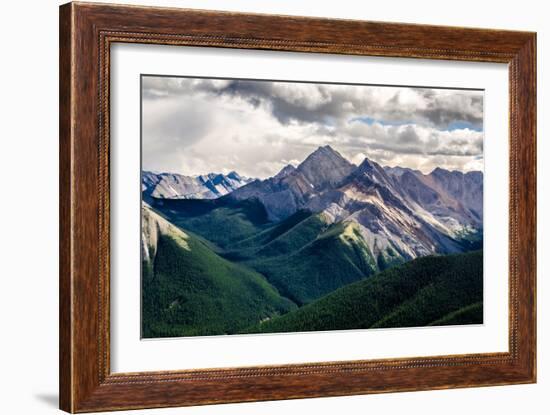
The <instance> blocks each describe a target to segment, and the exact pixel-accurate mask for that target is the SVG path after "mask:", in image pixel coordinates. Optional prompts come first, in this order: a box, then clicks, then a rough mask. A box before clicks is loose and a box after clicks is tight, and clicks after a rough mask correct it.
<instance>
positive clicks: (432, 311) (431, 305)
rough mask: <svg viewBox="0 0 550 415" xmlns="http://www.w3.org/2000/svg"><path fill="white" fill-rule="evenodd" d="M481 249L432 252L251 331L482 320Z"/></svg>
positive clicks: (424, 324)
mask: <svg viewBox="0 0 550 415" xmlns="http://www.w3.org/2000/svg"><path fill="white" fill-rule="evenodd" d="M482 300H483V252H482V251H476V252H470V253H466V254H458V255H448V256H431V257H424V258H419V259H416V260H413V261H411V262H408V263H406V264H403V265H400V266H397V267H394V268H390V269H388V270H386V271H383V272H381V273H379V274H378V275H376V276H374V277H372V278H369V279H367V280H364V281H359V282H356V283H354V284H350V285H347V286H345V287H342V288H340V289H338V290H336V291H334V292H333V293H331V294H328V295H327V296H325V297H323V298H321V299H319V300H317V301H315V302H313V303H311V304H309V305H306V306H304V307H302V308H300V309H298V310H295V311H293V312H291V313H288V314H286V315H284V316H280V317H276V318H273V319H271V320H269V321H266V322H263V323H261V324H258V325H256V326H253V327H251V328H249V329H248V330H246V332H249V333H257V332H260V333H268V332H290V331H292V332H294V331H317V330H343V329H363V328H372V327H414V326H426V325H430V324H431V325H446V324H473V323H482V322H483V307H482V304H481V301H482Z"/></svg>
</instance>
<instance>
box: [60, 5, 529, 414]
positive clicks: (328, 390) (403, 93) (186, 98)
mask: <svg viewBox="0 0 550 415" xmlns="http://www.w3.org/2000/svg"><path fill="white" fill-rule="evenodd" d="M535 62H536V35H535V33H529V32H512V31H502V30H489V29H467V28H456V27H439V26H425V25H410V24H401V23H399V24H397V23H381V22H366V21H351V20H330V19H318V18H305V17H289V16H270V15H252V14H239V13H226V12H208V11H197V10H186V9H169V8H152V7H134V6H119V5H106V4H85V3H69V4H66V5H63V6H61V8H60V407H61V409H63V410H65V411H67V412H72V413H73V412H92V411H106V410H121V409H138V408H153V407H170V406H185V405H201V404H208V403H224V402H245V401H260V400H273V399H291V398H306V397H318V396H342V395H354V394H367V393H379V392H399V391H412V390H426V389H442V388H459V387H472V386H490V385H506V384H519V383H532V382H535V381H536V324H535V323H536V320H535V318H536V313H535V311H536V305H535V298H536V295H535V294H536V293H535V290H536V275H535V270H536V267H535V261H536V211H535V207H536V170H535V168H536V159H535V158H536V155H535V154H536V108H535V103H536V73H535V68H536V65H535Z"/></svg>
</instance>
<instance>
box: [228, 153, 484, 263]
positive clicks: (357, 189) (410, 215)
mask: <svg viewBox="0 0 550 415" xmlns="http://www.w3.org/2000/svg"><path fill="white" fill-rule="evenodd" d="M228 197H230V198H234V199H236V200H245V199H257V200H259V201H260V202H261V203H262V205H263V206H264V207H265V209H266V212H267V215H268V218H269V219H270V220H272V221H280V220H283V219H286V218H287V217H289V216H291V215H293V214H294V213H296V212H297V211H298V210H300V209H305V210H308V211H311V212H313V213H319V214H322V217H323V218H324V220H326V221H328V222H329V223H335V222H345V223H353V224H355V225H356V226H355V229H357V230H358V231H359V233H360V234H361V236H362V237H363V238H364V239H365V241H367V244H368V247H369V249H370V250H371V252H372V253H373V254H374V255H375V256H378V255H388V254H390V253H394V254H396V255H398V256H399V257H402V258H403V259H412V258H416V257H419V256H424V255H428V254H433V253H453V252H461V251H462V250H463V248H462V246H460V242H461V240H462V239H464V238H467V237H469V236H472V235H475V234H477V233H480V232H482V227H483V174H482V173H481V172H468V173H462V172H458V171H452V172H451V171H447V170H444V169H441V168H436V169H435V170H434V171H432V172H431V173H430V174H427V175H425V174H422V173H421V172H420V171H418V170H412V169H409V168H401V167H393V168H392V167H386V168H384V167H382V166H380V165H379V164H378V163H376V162H374V161H371V160H369V159H368V158H366V159H365V160H364V161H363V162H362V163H361V164H360V165H359V166H354V165H353V164H351V163H350V162H349V161H348V160H346V159H345V158H344V157H343V156H342V155H340V153H338V152H337V151H335V150H334V149H332V148H331V147H330V146H325V147H320V148H318V149H317V150H316V151H315V152H313V153H312V154H311V155H310V156H309V157H307V158H306V159H305V160H304V161H303V162H302V163H301V164H300V165H299V166H298V167H297V168H293V167H292V166H286V167H285V168H284V169H283V170H282V171H281V172H280V173H279V174H277V175H276V176H274V177H272V178H269V179H266V180H255V181H253V182H251V183H249V184H247V185H246V186H243V187H240V188H239V189H236V190H235V191H233V192H232V193H231V194H230V195H229V196H228Z"/></svg>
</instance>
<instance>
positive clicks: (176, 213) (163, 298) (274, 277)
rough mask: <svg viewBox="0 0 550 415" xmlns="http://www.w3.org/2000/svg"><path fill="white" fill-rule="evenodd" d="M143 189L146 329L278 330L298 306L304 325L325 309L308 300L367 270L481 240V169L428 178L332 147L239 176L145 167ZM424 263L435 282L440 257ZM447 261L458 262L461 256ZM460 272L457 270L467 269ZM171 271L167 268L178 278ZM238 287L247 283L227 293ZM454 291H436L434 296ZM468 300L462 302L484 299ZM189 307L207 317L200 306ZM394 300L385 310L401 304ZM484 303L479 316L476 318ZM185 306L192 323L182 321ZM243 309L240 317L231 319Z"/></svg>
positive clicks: (156, 333)
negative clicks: (267, 173)
mask: <svg viewBox="0 0 550 415" xmlns="http://www.w3.org/2000/svg"><path fill="white" fill-rule="evenodd" d="M142 190H143V200H144V204H143V212H144V213H143V218H144V219H143V221H142V222H143V229H142V249H143V255H142V258H143V269H144V270H145V271H147V275H149V277H148V278H145V279H144V281H145V282H144V283H143V284H144V290H143V295H144V299H143V304H144V310H142V312H143V313H144V314H143V316H144V318H143V321H144V327H143V331H144V335H145V337H162V336H174V335H196V334H197V333H199V334H200V333H202V334H216V333H218V334H220V333H226V334H227V333H237V332H242V331H250V330H256V329H257V330H259V329H258V327H259V326H258V324H259V323H260V322H262V321H270V323H269V327H275V328H276V327H282V326H284V324H283V323H281V324H278V323H277V324H275V323H271V320H272V321H273V322H275V321H276V320H277V321H278V320H279V319H284V318H285V316H284V315H286V314H288V313H290V314H292V315H294V314H295V313H298V312H300V313H299V314H297V315H298V316H300V327H303V325H304V324H307V322H306V323H304V322H303V321H302V320H303V317H302V316H304V315H307V316H313V315H314V314H315V318H316V319H318V317H319V316H318V315H317V314H316V313H317V312H316V313H313V314H312V313H309V314H303V313H302V312H301V311H300V310H301V309H302V307H305V306H306V305H308V304H314V303H315V304H316V303H317V302H319V301H323V299H324V298H325V297H327V296H329V295H331V293H333V292H336V291H337V290H340V289H342V290H343V289H348V288H347V287H348V286H350V287H353V286H354V284H355V283H358V282H359V281H362V280H364V279H367V278H369V279H370V278H377V281H383V279H381V278H382V277H379V275H382V273H383V272H384V271H385V270H388V269H389V268H393V267H395V266H396V265H399V264H403V263H406V262H410V261H413V262H415V261H418V258H420V257H429V258H431V257H432V256H433V255H436V256H442V255H443V256H445V255H451V254H458V253H462V252H467V251H474V250H478V249H480V248H481V247H482V241H483V174H482V173H481V172H468V173H462V172H458V171H448V170H445V169H442V168H436V169H435V170H433V171H432V172H430V173H429V174H424V173H422V172H420V171H418V170H413V169H409V168H403V167H382V166H381V165H379V164H378V163H376V162H374V161H372V160H370V159H368V158H366V159H365V160H364V161H363V162H362V163H361V164H360V165H358V166H357V165H354V164H352V163H351V162H349V161H348V160H347V159H346V158H345V157H343V156H342V155H341V154H340V153H339V152H338V151H336V150H334V149H333V148H332V147H330V146H323V147H319V148H318V149H317V150H315V151H314V152H312V153H311V154H310V155H309V156H308V157H306V159H305V160H304V161H303V162H302V163H300V164H299V165H298V166H296V167H294V166H292V165H287V166H285V167H284V168H283V169H281V171H280V172H279V173H277V174H275V175H274V176H273V177H270V178H267V179H264V180H259V179H256V180H251V179H247V178H243V177H241V176H240V175H239V174H238V173H236V172H232V173H230V174H228V175H221V174H208V175H203V176H196V177H190V176H181V175H173V174H169V173H163V174H154V173H150V172H143V174H142ZM146 217H147V218H148V219H145V218H146ZM152 217H154V218H155V219H154V220H153V221H151V218H152ZM151 223H153V225H151ZM180 233H183V235H185V237H183V236H182V235H181V234H180ZM158 241H161V242H162V243H160V244H159V242H158ZM182 241H186V242H185V243H186V244H187V248H188V249H185V244H184V243H183V242H182ZM190 241H191V242H190ZM160 246H164V248H163V249H160V248H159V247H160ZM159 252H161V254H162V255H160V256H159ZM167 252H170V255H168V256H167ZM199 253H200V255H199ZM201 258H202V259H201ZM205 258H206V259H205ZM465 258H466V257H465ZM468 258H473V257H468ZM427 261H428V262H418V264H419V265H418V267H419V268H418V269H420V270H427V271H426V272H427V273H428V274H429V275H428V274H427V277H430V278H432V277H433V279H434V281H436V280H437V281H439V279H438V278H440V277H439V276H440V275H442V274H441V272H442V271H441V269H440V268H438V267H439V265H438V266H437V267H431V265H430V266H427V265H426V264H432V263H437V264H444V263H445V262H444V261H439V262H437V261H436V262H433V261H432V260H431V259H429V260H427ZM434 261H435V260H434ZM453 261H454V260H453ZM468 261H470V260H468ZM415 263H416V262H415ZM452 263H453V266H454V267H458V268H459V267H460V263H461V262H460V260H457V261H454V262H452ZM174 264H179V265H178V266H175V265H174ZM476 264H477V262H476ZM458 268H457V270H456V272H455V271H453V274H452V275H462V274H461V271H460V270H459V269H458ZM166 269H172V276H171V277H170V275H169V274H170V273H168V272H167V271H166ZM405 270H407V269H405ZM436 271H437V272H436ZM403 272H405V273H406V272H408V271H403ZM190 274H192V276H193V278H192V279H191V280H190V279H189V275H190ZM220 275H221V276H222V278H221V279H220ZM392 275H393V274H392ZM403 275H404V274H403ZM452 275H451V274H445V278H454V277H452ZM476 275H477V274H476ZM481 275H482V273H481ZM243 278H244V280H243ZM392 278H393V277H392ZM403 278H405V277H403ZM472 278H475V279H476V281H477V279H479V278H480V277H479V275H477V276H475V277H472ZM481 278H482V277H481ZM142 281H143V280H142ZM445 281H447V280H446V279H445ZM373 284H374V283H373ZM442 284H443V283H442ZM453 284H454V283H451V282H445V283H444V284H443V285H442V286H445V287H451V286H453V287H454V285H453ZM232 285H233V286H235V287H241V288H240V289H238V290H230V289H228V287H229V286H232ZM168 286H169V287H170V288H169V289H167V288H166V287H168ZM146 287H147V289H145V288H146ZM388 287H389V286H388ZM415 287H416V288H418V289H419V290H424V289H428V287H424V288H422V287H420V286H419V285H418V286H417V285H415ZM460 287H461V289H463V290H466V288H465V287H463V286H462V285H461V286H460ZM476 287H477V286H476ZM416 288H415V290H416ZM361 289H362V288H361ZM370 289H371V288H369V290H370ZM476 290H477V288H476ZM394 291H395V290H394ZM394 291H392V292H393V294H392V295H393V296H394V297H392V301H393V302H392V301H390V304H393V305H395V307H397V306H398V305H399V304H398V301H397V300H398V299H399V298H400V299H402V300H403V301H405V300H404V297H403V296H402V295H401V294H399V293H398V292H396V291H395V292H394ZM344 292H347V291H344ZM368 292H370V291H368V290H367V291H365V293H368ZM413 292H414V293H416V291H411V293H413ZM471 292H474V291H467V290H466V291H464V293H471ZM159 293H162V295H161V294H159ZM243 293H246V295H244V294H243ZM475 293H476V296H477V294H479V290H477V291H475ZM365 295H367V294H365ZM411 295H412V294H411ZM414 295H416V294H414ZM418 295H420V297H419V298H424V297H423V296H422V295H423V294H420V293H419V294H418ZM448 295H449V293H441V294H440V295H439V297H438V298H439V300H441V301H440V302H438V304H439V303H442V302H445V301H447V300H445V299H446V298H448ZM457 295H458V293H457ZM464 295H465V296H466V297H468V296H470V294H468V295H466V294H464ZM472 295H473V294H472ZM466 297H464V298H463V299H464V301H462V302H461V303H460V304H458V303H457V304H456V307H458V306H459V305H460V307H465V306H467V307H469V306H470V304H473V303H476V302H479V301H481V300H479V298H477V297H478V296H477V297H476V301H473V298H472V301H471V302H469V300H468V298H466ZM213 298H217V299H218V300H215V301H214V300H212V299H213ZM331 298H332V297H331ZM334 298H338V301H341V297H334ZM357 298H359V297H357ZM364 300H365V299H364V297H361V301H364ZM332 301H333V300H331V304H332ZM358 301H359V300H358ZM400 301H401V300H400ZM419 301H420V302H422V301H424V300H419ZM344 303H345V301H344ZM193 304H194V305H195V306H196V307H198V309H201V310H202V311H201V313H202V314H201V315H203V316H207V317H205V318H204V319H202V320H201V319H200V318H199V317H197V316H198V315H197V314H193V313H192V312H191V309H192V307H193ZM321 304H325V303H321ZM419 304H420V303H419ZM453 304H454V303H453ZM146 305H147V306H146ZM393 305H392V306H391V307H389V306H388V307H389V308H384V312H387V313H391V312H393V311H395V310H396V309H393V308H392V307H393ZM338 307H340V306H338ZM354 307H355V306H354ZM438 307H439V306H438ZM453 307H454V306H453ZM453 307H451V308H449V307H443V306H441V307H440V310H441V313H443V312H444V311H445V313H446V314H445V315H443V314H441V315H437V313H435V314H433V315H430V322H436V321H439V320H440V319H445V318H446V317H445V316H446V315H447V314H449V313H453V312H455V311H456V312H458V311H457V310H458V308H456V307H455V308H453ZM472 307H474V306H472ZM476 307H477V308H476ZM296 308H298V310H297V311H293V310H295V309H296ZM478 308H479V305H477V306H475V307H474V311H475V313H474V314H475V318H473V317H472V321H474V320H475V321H476V322H477V321H478V320H479V319H480V317H479V310H478ZM237 310H238V311H237ZM407 310H408V309H407ZM468 310H469V309H468ZM470 311H471V310H470ZM190 313H191V314H193V315H195V317H194V319H191V320H189V319H187V320H186V318H187V317H185V315H187V316H188V315H190ZM411 313H412V311H411ZM237 314H238V315H239V316H240V317H239V318H240V320H242V323H241V324H238V322H236V321H235V320H234V319H232V318H229V315H237ZM290 314H289V315H290ZM461 315H462V314H461ZM465 315H466V316H470V315H471V313H470V314H468V313H467V314H465ZM154 316H156V317H154ZM176 316H179V317H177V318H176ZM413 316H414V313H413V314H411V315H410V316H408V317H407V318H406V319H403V321H407V323H403V326H409V325H415V324H417V325H424V322H425V320H426V316H424V320H422V319H421V318H420V315H418V316H417V317H414V318H413ZM153 317H154V318H153ZM432 317H433V318H432ZM304 318H305V317H304ZM312 318H313V317H312ZM381 318H384V316H381ZM415 318H416V320H415ZM287 320H288V321H294V320H292V318H290V317H289V318H288V319H287ZM287 320H284V321H287ZM312 321H313V320H312ZM369 321H370V320H369ZM392 321H393V320H392ZM415 321H416V323H415ZM441 321H443V320H441ZM445 321H447V320H445ZM170 322H172V323H170ZM285 324H286V323H285ZM289 324H290V323H289ZM293 324H294V323H293ZM311 324H313V323H311ZM315 324H321V323H319V322H317V323H315ZM327 324H328V323H327ZM366 324H367V323H366V322H365V325H366ZM369 324H370V323H369ZM373 324H374V323H373ZM396 324H397V323H396ZM328 326H330V324H328ZM397 326H399V324H397ZM174 327H179V328H174ZM265 327H268V326H265ZM289 327H290V326H289ZM336 328H338V327H336ZM265 330H267V329H265ZM274 330H275V331H277V330H278V329H273V330H272V329H269V331H274ZM282 331H284V330H282ZM306 331H307V330H306ZM178 333H179V334H178ZM182 333H183V334H182ZM193 333H195V334H193Z"/></svg>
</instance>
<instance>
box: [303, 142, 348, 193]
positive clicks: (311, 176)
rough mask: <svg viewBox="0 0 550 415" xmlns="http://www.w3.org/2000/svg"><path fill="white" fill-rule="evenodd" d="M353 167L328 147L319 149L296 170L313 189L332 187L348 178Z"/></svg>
mask: <svg viewBox="0 0 550 415" xmlns="http://www.w3.org/2000/svg"><path fill="white" fill-rule="evenodd" d="M354 168H355V165H353V164H351V163H350V162H349V161H348V160H346V159H345V158H344V157H343V156H342V155H341V154H340V153H338V152H337V151H336V150H334V149H333V148H332V147H330V146H329V145H326V146H322V147H319V148H318V149H317V150H315V151H314V152H313V153H311V154H310V155H309V156H308V157H307V158H306V159H305V160H304V161H303V162H302V163H301V164H300V165H299V166H298V168H297V169H296V170H297V172H299V173H301V174H302V175H303V176H304V177H305V178H306V179H307V181H308V182H309V183H310V184H311V185H312V186H313V187H314V188H315V189H321V188H324V187H326V186H329V185H330V186H333V185H335V184H338V183H339V182H341V181H342V180H343V179H344V178H345V177H346V176H348V175H349V174H350V173H351V172H352V171H353V169H354Z"/></svg>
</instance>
